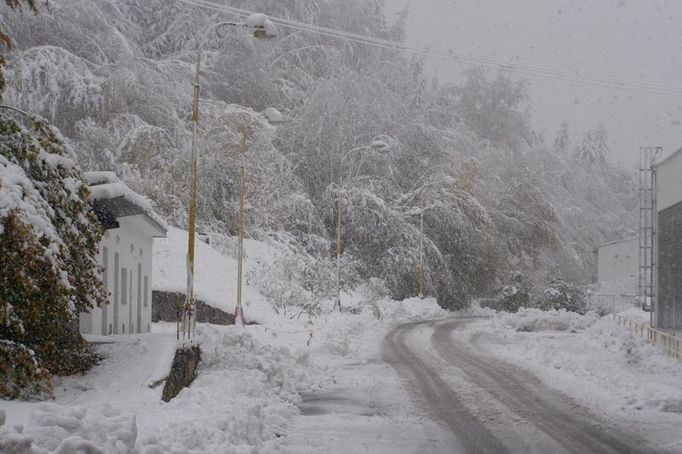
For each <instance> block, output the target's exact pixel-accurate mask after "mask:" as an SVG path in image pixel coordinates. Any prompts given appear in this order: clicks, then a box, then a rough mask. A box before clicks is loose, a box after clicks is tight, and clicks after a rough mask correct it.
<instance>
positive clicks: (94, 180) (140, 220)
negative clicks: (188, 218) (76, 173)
mask: <svg viewBox="0 0 682 454" xmlns="http://www.w3.org/2000/svg"><path fill="white" fill-rule="evenodd" d="M85 179H86V180H87V181H88V183H89V184H90V191H91V192H92V197H93V205H94V209H95V214H96V215H97V217H98V218H99V220H100V222H101V223H102V224H103V225H104V228H105V229H106V233H105V235H104V238H103V239H102V242H101V243H100V246H99V262H100V264H101V265H102V267H103V273H102V281H103V283H104V286H105V288H106V290H107V293H108V295H109V302H108V304H106V305H103V306H102V307H95V308H93V309H92V310H91V311H90V312H83V313H81V314H80V317H79V326H80V331H81V333H88V334H129V333H147V332H149V331H151V314H152V282H151V279H152V256H153V255H152V245H153V239H154V238H164V237H165V236H166V231H167V227H166V225H165V223H164V221H163V220H162V219H161V218H160V217H159V216H158V215H157V214H156V213H154V211H153V210H152V208H151V205H150V203H149V201H148V200H147V199H146V198H144V197H142V196H141V195H139V194H137V193H135V192H133V191H132V190H131V189H130V188H128V187H127V186H126V185H125V184H124V183H123V182H121V181H120V180H119V179H118V178H117V177H116V175H115V174H114V173H113V172H88V173H85Z"/></svg>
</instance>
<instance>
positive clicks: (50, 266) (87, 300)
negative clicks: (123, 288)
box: [0, 113, 106, 397]
mask: <svg viewBox="0 0 682 454" xmlns="http://www.w3.org/2000/svg"><path fill="white" fill-rule="evenodd" d="M70 155H71V152H70V150H69V149H68V148H67V147H66V146H65V145H64V143H63V142H62V140H61V139H60V137H59V136H58V134H57V133H56V132H55V131H54V130H53V129H52V128H50V127H49V126H48V125H47V124H46V123H45V122H43V121H42V120H38V119H29V120H28V124H27V126H26V127H24V126H22V125H20V124H19V123H18V122H16V121H15V120H13V119H12V118H10V117H9V116H7V115H6V114H5V113H0V308H1V309H2V310H0V339H2V340H5V341H11V342H6V343H5V344H4V345H5V347H4V348H3V350H4V351H5V353H6V354H7V355H10V356H11V357H14V358H17V359H19V358H24V357H25V351H26V350H25V349H28V350H31V351H33V352H35V360H36V361H30V360H28V359H26V358H25V359H26V360H25V361H21V362H19V363H18V364H17V366H18V367H21V368H22V369H24V370H23V371H13V374H19V376H20V377H21V379H18V381H17V377H18V376H17V375H13V377H14V378H12V377H4V378H3V380H7V382H8V383H14V385H16V386H19V387H22V388H24V390H23V391H22V390H21V389H14V390H11V391H10V392H9V393H7V394H5V393H3V395H6V396H11V397H17V396H18V395H23V394H24V391H28V390H29V389H32V388H35V387H37V389H44V386H42V385H40V382H42V380H44V379H45V373H44V371H43V370H42V368H45V369H46V370H47V371H49V372H51V373H57V374H68V373H74V372H77V371H82V370H86V369H87V368H88V367H89V366H90V365H91V364H93V362H94V361H95V356H94V355H93V354H92V353H91V352H90V350H89V349H88V347H87V345H86V343H85V341H84V340H83V338H82V337H81V336H80V334H79V333H78V331H77V328H76V325H75V321H76V320H77V316H78V314H79V313H80V312H82V311H87V310H88V309H89V308H91V307H92V305H93V304H101V303H103V302H104V301H105V298H106V296H105V293H104V290H103V288H102V284H101V282H100V280H99V278H98V275H97V273H98V269H97V262H96V255H97V252H98V245H99V241H100V239H101V236H102V232H101V227H100V226H99V223H98V222H97V219H96V218H95V215H94V213H93V212H92V207H91V204H90V203H89V202H88V200H87V197H88V194H89V191H88V187H87V184H86V182H85V181H84V180H83V178H82V176H81V173H80V170H79V168H78V167H77V166H76V165H75V163H74V161H73V160H72V159H70V157H69V156H70ZM34 380H35V382H34ZM32 382H33V383H32Z"/></svg>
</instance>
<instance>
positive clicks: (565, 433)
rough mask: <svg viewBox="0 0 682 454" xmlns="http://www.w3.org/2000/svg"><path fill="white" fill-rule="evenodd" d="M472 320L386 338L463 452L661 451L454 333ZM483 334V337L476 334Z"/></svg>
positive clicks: (419, 396) (393, 357) (405, 374)
mask: <svg viewBox="0 0 682 454" xmlns="http://www.w3.org/2000/svg"><path fill="white" fill-rule="evenodd" d="M470 321H471V320H470V319H466V318H450V319H444V320H434V321H426V322H423V321H422V322H411V323H407V324H404V325H401V326H398V327H397V328H395V329H394V330H392V331H391V332H390V333H389V334H388V335H387V336H386V338H385V340H384V344H383V357H384V359H385V360H386V362H388V363H389V364H391V365H392V366H393V367H394V368H395V370H396V371H397V372H398V374H399V376H400V377H401V380H402V382H403V385H404V387H405V388H406V389H408V390H409V392H410V393H411V395H412V397H413V398H414V399H415V401H416V402H419V403H420V405H419V407H421V409H422V410H423V411H424V412H425V413H426V414H428V415H430V416H431V417H432V418H434V419H435V420H437V421H439V422H440V423H441V425H442V426H443V427H445V428H446V429H448V430H449V431H450V432H451V433H452V434H453V435H454V437H455V438H456V439H457V440H458V442H459V444H460V446H459V448H460V449H458V451H460V452H490V453H498V452H519V453H520V452H523V453H529V452H538V453H541V452H554V453H560V452H575V453H577V452H581V453H582V452H604V453H609V452H613V453H626V452H654V451H655V450H653V449H650V448H649V447H648V444H647V442H646V441H645V440H643V439H642V438H641V434H638V433H637V431H636V429H635V428H632V427H627V428H625V427H623V425H622V424H620V423H619V422H618V421H616V420H615V419H613V420H611V419H610V420H606V419H604V418H600V417H597V416H596V415H594V414H593V413H591V412H590V411H588V410H587V409H586V408H584V407H581V406H579V405H577V404H576V403H575V402H573V401H572V400H571V399H570V398H568V397H567V396H565V395H563V394H561V393H558V392H556V391H554V390H551V389H549V388H548V387H546V386H545V385H544V384H542V383H541V382H540V380H538V379H537V378H536V377H535V376H533V375H532V374H530V373H529V372H528V371H526V370H524V369H521V368H519V367H516V366H513V365H511V364H508V363H506V362H503V361H500V360H498V359H495V358H493V357H492V356H490V355H488V354H486V353H485V352H484V351H483V350H482V349H481V348H480V347H479V346H478V345H477V344H476V343H475V341H472V342H467V341H463V340H462V339H461V338H457V339H455V338H453V336H452V334H453V331H454V330H457V329H458V328H461V327H462V326H464V325H466V324H468V323H469V322H470ZM474 339H475V338H474Z"/></svg>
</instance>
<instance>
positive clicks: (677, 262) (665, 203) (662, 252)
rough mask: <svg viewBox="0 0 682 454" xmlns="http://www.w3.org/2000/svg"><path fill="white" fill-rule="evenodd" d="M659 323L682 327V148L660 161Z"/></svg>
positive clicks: (658, 178) (659, 324) (658, 179)
mask: <svg viewBox="0 0 682 454" xmlns="http://www.w3.org/2000/svg"><path fill="white" fill-rule="evenodd" d="M656 211H657V220H656V226H657V229H656V230H657V232H656V240H657V241H656V257H657V260H656V262H655V265H656V281H657V282H656V305H655V306H654V317H655V323H656V326H658V327H659V328H664V329H675V330H679V329H682V148H680V149H679V150H677V151H676V152H675V153H673V154H671V155H670V156H668V157H667V158H665V159H663V160H662V161H661V162H659V163H657V164H656Z"/></svg>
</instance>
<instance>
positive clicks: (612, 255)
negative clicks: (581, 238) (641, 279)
mask: <svg viewBox="0 0 682 454" xmlns="http://www.w3.org/2000/svg"><path fill="white" fill-rule="evenodd" d="M638 268H639V240H638V238H631V239H629V240H624V241H618V242H614V243H608V244H605V245H603V246H601V247H599V249H598V250H597V280H598V281H599V283H606V284H611V285H610V286H618V290H619V292H620V293H634V292H635V291H636V290H637V275H638Z"/></svg>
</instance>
